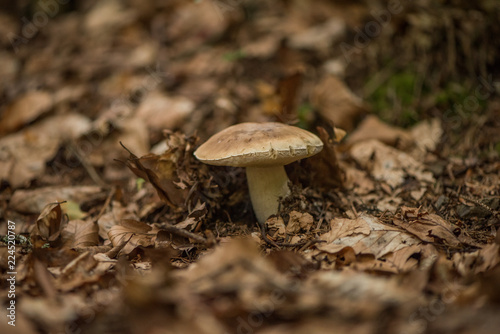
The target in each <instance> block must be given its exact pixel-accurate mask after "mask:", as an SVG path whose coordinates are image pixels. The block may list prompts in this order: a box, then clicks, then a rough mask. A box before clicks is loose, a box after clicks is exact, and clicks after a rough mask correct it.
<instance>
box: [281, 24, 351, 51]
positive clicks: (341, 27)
mask: <svg viewBox="0 0 500 334" xmlns="http://www.w3.org/2000/svg"><path fill="white" fill-rule="evenodd" d="M345 29H346V25H345V22H344V21H343V20H341V19H340V18H333V19H330V20H328V21H326V22H323V23H321V24H318V25H316V26H313V27H311V28H309V29H305V30H302V31H301V32H298V33H296V34H294V35H292V36H290V41H289V45H290V47H292V48H296V49H306V50H316V51H322V50H323V51H324V50H327V49H328V48H330V47H331V46H332V43H334V42H335V41H336V40H338V39H339V38H340V37H342V36H343V35H344V32H345Z"/></svg>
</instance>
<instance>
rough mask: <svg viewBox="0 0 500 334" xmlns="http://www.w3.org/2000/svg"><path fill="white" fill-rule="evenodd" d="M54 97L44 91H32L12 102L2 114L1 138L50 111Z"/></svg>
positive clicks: (0, 124)
mask: <svg viewBox="0 0 500 334" xmlns="http://www.w3.org/2000/svg"><path fill="white" fill-rule="evenodd" d="M52 105H53V101H52V96H51V95H50V94H49V93H47V92H44V91H30V92H27V93H26V94H24V95H22V96H20V97H19V98H17V99H16V100H14V101H12V102H11V103H10V104H9V105H7V106H6V107H5V108H3V110H1V112H0V115H1V117H0V136H2V135H5V134H7V133H10V132H13V131H15V130H17V129H19V128H21V127H22V126H23V125H25V124H27V123H29V122H31V121H33V120H34V119H36V118H37V117H40V116H41V115H42V114H44V113H45V112H47V111H48V110H50V108H51V107H52Z"/></svg>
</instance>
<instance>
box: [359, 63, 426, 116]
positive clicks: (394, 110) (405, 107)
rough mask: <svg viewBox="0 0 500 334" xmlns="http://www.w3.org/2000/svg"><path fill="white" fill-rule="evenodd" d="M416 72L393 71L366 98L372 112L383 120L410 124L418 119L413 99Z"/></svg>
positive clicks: (415, 103)
mask: <svg viewBox="0 0 500 334" xmlns="http://www.w3.org/2000/svg"><path fill="white" fill-rule="evenodd" d="M417 79H418V78H417V74H416V73H414V72H413V71H411V70H405V71H401V72H396V73H394V74H393V75H392V76H391V77H389V79H387V80H386V81H385V82H383V83H382V84H381V85H380V86H379V87H378V88H377V89H376V90H375V91H374V92H373V94H372V95H371V96H370V97H369V98H368V101H369V102H370V103H371V105H372V107H373V110H374V112H375V113H376V114H377V115H378V116H379V117H380V118H381V119H383V120H384V121H386V122H389V123H392V124H396V125H399V126H411V125H413V124H415V123H416V122H418V121H419V119H420V118H419V115H418V112H417V110H416V106H417V105H418V103H417V102H418V101H415V88H416V84H417Z"/></svg>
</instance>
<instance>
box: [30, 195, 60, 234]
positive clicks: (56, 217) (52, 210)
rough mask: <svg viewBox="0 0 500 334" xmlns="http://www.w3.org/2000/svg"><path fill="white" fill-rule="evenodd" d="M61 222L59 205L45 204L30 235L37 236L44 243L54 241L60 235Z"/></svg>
mask: <svg viewBox="0 0 500 334" xmlns="http://www.w3.org/2000/svg"><path fill="white" fill-rule="evenodd" d="M61 220H62V210H61V205H59V203H52V204H47V205H46V206H45V208H44V209H43V211H42V213H40V216H39V217H38V219H37V220H36V225H35V228H34V229H33V231H32V232H31V235H32V236H39V237H40V238H41V239H42V240H44V241H55V240H56V239H58V238H59V235H60V233H61Z"/></svg>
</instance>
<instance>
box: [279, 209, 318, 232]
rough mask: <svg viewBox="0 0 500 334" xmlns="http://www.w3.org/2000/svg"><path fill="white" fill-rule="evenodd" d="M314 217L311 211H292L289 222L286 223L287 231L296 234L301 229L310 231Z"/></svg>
mask: <svg viewBox="0 0 500 334" xmlns="http://www.w3.org/2000/svg"><path fill="white" fill-rule="evenodd" d="M313 223H314V218H313V216H311V215H310V214H309V213H307V212H305V213H302V212H298V211H291V212H290V218H289V219H288V223H287V225H286V233H287V234H296V233H299V232H300V231H301V230H302V231H305V232H308V231H309V230H310V229H311V227H312V226H313Z"/></svg>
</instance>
